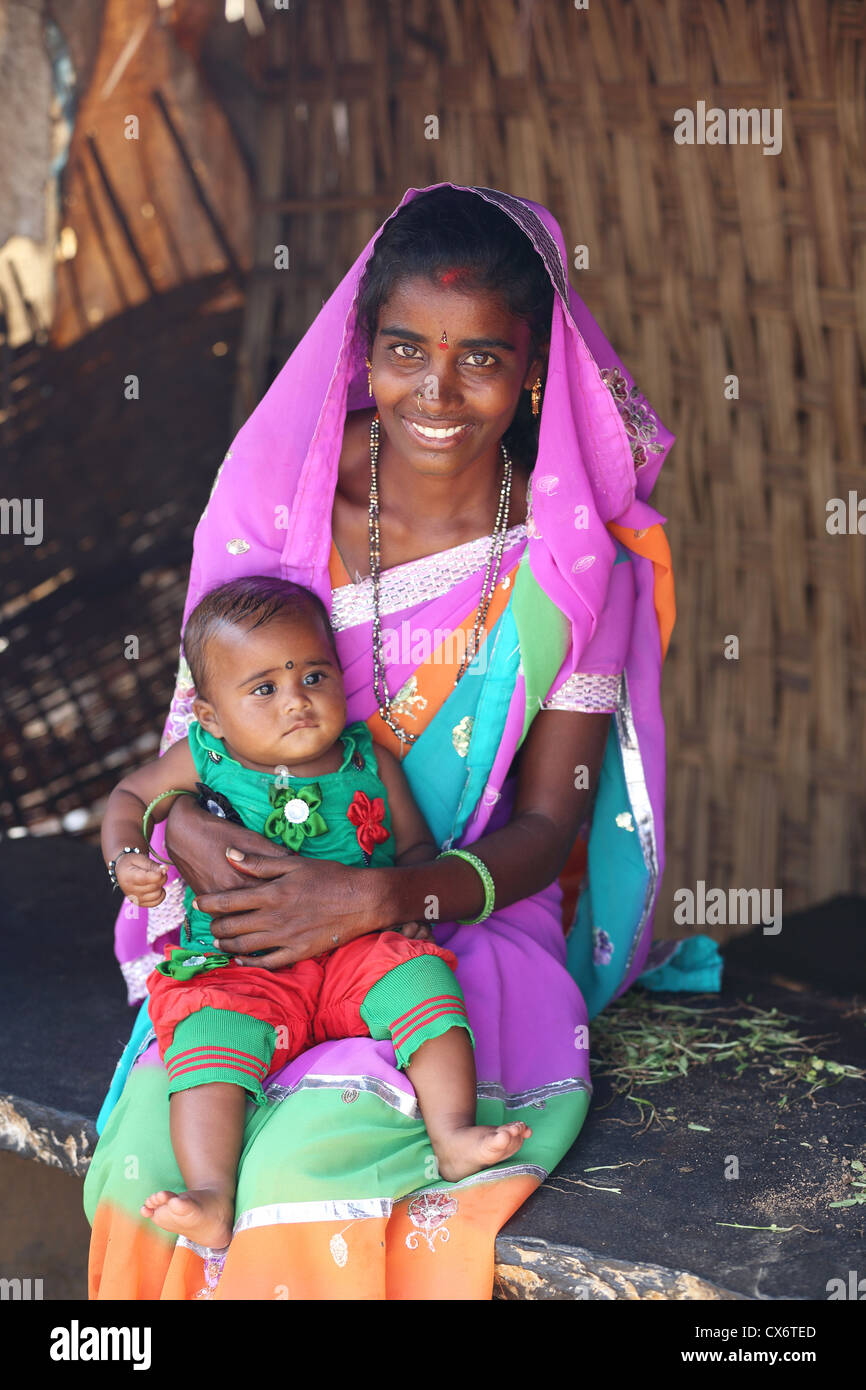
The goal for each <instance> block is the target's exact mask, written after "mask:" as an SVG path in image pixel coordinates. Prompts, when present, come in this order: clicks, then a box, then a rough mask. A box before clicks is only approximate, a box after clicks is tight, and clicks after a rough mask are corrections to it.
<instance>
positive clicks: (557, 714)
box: [379, 710, 611, 922]
mask: <svg viewBox="0 0 866 1390" xmlns="http://www.w3.org/2000/svg"><path fill="white" fill-rule="evenodd" d="M610 720H611V716H610V715H609V714H584V713H579V712H576V711H566V710H541V711H540V713H539V714H537V715H536V716H535V719H534V720H533V722H532V727H531V729H530V731H529V733H528V735H527V737H526V742H525V743H524V746H523V750H522V755H521V762H520V769H519V773H518V785H517V797H516V800H515V804H514V811H513V814H512V817H511V820H510V821H509V822H508V824H507V825H506V826H503V827H502V829H501V830H495V831H494V832H493V833H492V834H490V835H485V836H483V837H482V838H481V839H480V840H476V841H475V843H474V844H473V845H472V846H471V851H472V853H473V854H474V855H476V857H477V858H479V859H481V860H482V862H483V863H485V864H486V865H487V867H488V869H489V870H490V873H491V875H492V877H493V882H494V884H495V887H496V906H497V907H498V908H500V907H507V906H508V905H509V904H510V903H514V902H519V901H520V899H521V898H527V897H530V896H531V895H532V894H533V893H537V892H538V891H539V889H541V888H545V887H547V885H548V884H549V883H552V882H553V880H554V879H555V878H557V877H558V875H559V874H560V873H561V872H562V869H563V868H564V866H565V862H566V860H567V858H568V855H569V853H570V851H571V849H572V846H573V845H574V841H575V839H576V837H577V832H578V830H579V828H580V825H581V823H582V821H583V819H584V817H585V815H586V813H587V811H588V809H589V806H590V803H591V800H592V796H593V793H594V789H595V784H596V781H597V779H598V774H599V771H600V769H601V764H602V760H603V758H604V748H605V743H606V741H607V735H608V731H609V729H610ZM581 768H582V769H584V770H585V771H584V774H583V775H580V769H581ZM578 784H580V785H578ZM584 784H585V785H584ZM379 872H380V873H381V874H383V875H387V879H386V880H384V881H383V884H382V892H383V911H384V912H385V914H386V915H391V914H393V920H395V921H405V920H406V919H407V918H410V917H415V916H419V915H423V914H424V906H425V900H426V899H428V898H429V897H430V896H431V895H432V896H434V897H435V898H436V899H437V900H438V910H437V913H436V916H437V918H438V920H439V921H441V922H453V921H457V920H458V919H460V918H472V917H477V916H478V914H479V913H480V912H481V910H482V908H483V906H484V888H483V886H482V884H481V882H480V880H479V877H478V873H477V871H476V870H475V869H474V868H473V867H472V865H471V864H467V863H466V861H465V860H463V859H459V858H457V856H456V855H449V856H448V858H447V859H438V860H436V861H435V863H433V864H416V865H412V866H411V867H408V868H399V869H387V870H380V871H379Z"/></svg>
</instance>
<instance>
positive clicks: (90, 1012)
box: [0, 835, 135, 1120]
mask: <svg viewBox="0 0 866 1390" xmlns="http://www.w3.org/2000/svg"><path fill="white" fill-rule="evenodd" d="M0 883H2V884H3V893H2V902H0V935H2V940H3V966H2V969H0V1018H2V1020H3V1025H2V1028H3V1041H4V1046H3V1062H2V1066H0V1092H6V1093H7V1094H9V1095H13V1096H18V1097H23V1098H26V1099H27V1100H28V1101H30V1102H33V1103H35V1104H36V1105H41V1106H49V1107H51V1108H52V1109H54V1110H58V1111H66V1112H70V1113H71V1114H74V1115H78V1116H85V1117H87V1118H89V1119H91V1120H93V1119H95V1118H96V1114H97V1112H98V1110H99V1107H100V1105H101V1104H102V1099H103V1097H104V1095H105V1092H106V1091H107V1090H108V1086H109V1082H110V1081H111V1077H112V1073H113V1072H114V1067H115V1064H116V1062H117V1059H118V1057H119V1056H120V1054H121V1052H122V1051H123V1048H124V1047H125V1045H126V1042H127V1039H128V1038H129V1034H130V1032H131V1030H132V1024H133V1021H134V1019H135V1010H134V1009H131V1008H130V1007H129V1005H128V1004H127V1003H126V986H125V985H124V982H123V977H122V976H121V974H120V971H119V970H118V968H117V962H116V961H115V959H114V953H113V949H112V928H113V922H114V917H115V915H116V912H117V909H118V908H119V906H120V894H119V893H118V892H117V891H116V890H113V889H112V887H111V884H110V883H109V881H108V874H107V873H106V870H105V865H104V864H103V862H102V855H101V854H100V852H99V849H98V848H97V847H96V846H95V845H89V844H85V843H83V842H82V841H80V840H73V839H69V838H66V837H65V836H54V835H52V836H51V837H46V838H39V839H36V838H33V837H25V838H23V839H20V840H9V839H6V840H3V841H2V842H0Z"/></svg>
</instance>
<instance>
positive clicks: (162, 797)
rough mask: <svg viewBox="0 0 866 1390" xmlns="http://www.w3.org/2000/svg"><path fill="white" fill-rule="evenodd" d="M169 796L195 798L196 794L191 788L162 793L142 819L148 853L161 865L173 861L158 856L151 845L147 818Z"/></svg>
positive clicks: (179, 788)
mask: <svg viewBox="0 0 866 1390" xmlns="http://www.w3.org/2000/svg"><path fill="white" fill-rule="evenodd" d="M167 796H195V792H191V791H190V789H189V787H176V788H175V790H174V791H170V792H160V794H159V796H155V797H154V798H153V801H151V803H150V805H149V806H148V808H147V810H146V811H145V813H144V815H143V816H142V818H141V833H142V835H143V836H144V843H145V844H146V845H147V852H148V854H149V855H150V857H151V859H156V860H157V861H158V862H159V863H160V864H171V863H172V860H171V859H163V857H162V855H161V854H157V852H156V850H155V849H154V848H153V846H152V845H151V843H150V838H149V836H148V833H147V818H148V816H149V815H150V813H151V811H152V810H153V808H154V806H156V805H157V803H158V802H160V801H165V798H166V797H167Z"/></svg>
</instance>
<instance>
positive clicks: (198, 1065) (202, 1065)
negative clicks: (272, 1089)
mask: <svg viewBox="0 0 866 1390" xmlns="http://www.w3.org/2000/svg"><path fill="white" fill-rule="evenodd" d="M217 1068H222V1070H223V1071H236V1072H239V1073H240V1074H241V1076H250V1077H252V1079H253V1080H254V1081H258V1082H262V1081H264V1079H265V1076H267V1072H265V1073H263V1074H262V1075H259V1073H258V1072H257V1071H253V1070H252V1068H251V1067H242V1066H241V1065H240V1063H238V1062H192V1063H191V1064H190V1065H188V1066H185V1067H177V1068H176V1070H174V1071H169V1073H168V1079H169V1081H175V1080H176V1079H177V1077H179V1076H186V1075H187V1074H188V1073H189V1072H191V1071H216V1070H217Z"/></svg>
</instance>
